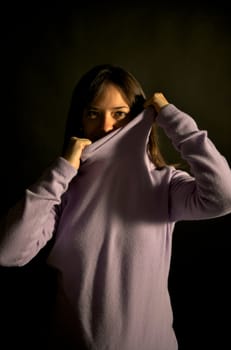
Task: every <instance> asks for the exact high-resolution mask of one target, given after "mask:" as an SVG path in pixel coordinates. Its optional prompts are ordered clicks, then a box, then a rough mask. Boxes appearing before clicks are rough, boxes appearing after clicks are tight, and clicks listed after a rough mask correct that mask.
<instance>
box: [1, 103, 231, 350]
mask: <svg viewBox="0 0 231 350" xmlns="http://www.w3.org/2000/svg"><path fill="white" fill-rule="evenodd" d="M153 119H154V112H153V109H152V108H148V109H147V110H145V111H144V112H142V113H141V114H140V115H138V116H137V117H136V118H135V119H133V120H132V121H131V122H130V123H129V124H127V125H126V126H125V127H123V128H120V129H117V130H115V131H113V132H112V133H110V134H109V135H107V136H105V137H104V138H102V139H100V140H98V141H96V142H94V143H93V144H91V145H90V146H88V147H87V148H86V149H85V150H84V152H83V154H82V165H81V167H80V169H79V171H78V173H77V172H76V170H75V169H74V168H73V167H72V166H71V165H70V164H69V163H68V162H67V161H66V160H65V159H63V158H62V157H60V158H58V159H57V160H56V161H55V162H54V163H53V164H52V165H51V167H50V168H49V169H47V170H46V172H45V173H44V174H43V176H42V177H41V178H40V179H39V181H37V183H35V184H34V185H33V186H31V187H30V188H29V189H27V190H26V193H25V197H24V198H23V199H22V201H21V202H19V203H18V204H17V206H15V207H14V208H12V209H11V210H10V211H9V213H8V216H7V218H6V222H5V233H4V239H3V240H2V242H1V246H0V263H1V264H2V265H4V266H21V265H24V264H26V263H27V262H29V261H30V260H31V259H32V258H33V257H34V256H35V255H36V254H37V253H38V252H39V250H40V249H41V248H42V247H43V246H44V245H45V244H46V243H47V242H48V241H49V240H50V239H51V238H52V237H53V235H55V241H54V245H53V247H52V249H51V251H50V254H49V256H48V261H47V262H48V264H50V265H51V266H53V267H55V268H56V269H57V270H58V271H59V281H58V282H59V286H58V288H59V290H58V296H57V310H56V314H55V317H54V319H55V320H54V330H53V337H54V338H53V339H52V340H51V342H55V338H56V342H57V343H59V344H61V342H63V344H65V347H64V348H65V349H81V350H82V349H85V348H86V349H94V350H141V349H142V350H176V349H177V341H176V337H175V335H174V331H173V328H172V322H173V317H172V309H171V305H170V298H169V293H168V274H169V267H170V258H171V245H172V233H173V229H174V224H175V223H176V222H177V221H180V220H200V219H208V218H213V217H218V216H222V215H226V214H228V213H230V212H231V171H230V168H229V165H228V163H227V161H226V160H225V158H224V157H223V156H222V155H221V154H220V153H219V152H218V150H217V149H216V148H215V146H214V145H213V143H212V142H211V140H209V139H208V137H207V132H206V131H203V130H198V127H197V125H196V123H195V121H194V120H193V119H192V118H191V117H190V116H189V115H187V114H186V113H183V112H182V111H180V110H179V109H177V108H176V107H175V106H174V105H172V104H170V105H168V106H166V107H164V108H163V109H162V110H161V112H160V113H159V114H158V115H157V123H158V124H159V125H160V126H161V127H162V128H163V129H164V130H165V132H166V134H167V135H168V137H169V138H170V139H171V140H172V143H173V145H174V146H175V148H176V149H177V150H178V151H179V152H180V153H181V156H182V158H184V159H185V160H186V161H187V162H188V163H189V165H190V168H191V172H190V173H191V174H193V175H189V174H188V173H186V172H184V171H181V170H176V169H175V168H174V167H172V166H168V167H166V168H164V169H163V170H157V169H156V168H155V166H154V165H153V163H152V162H151V161H150V159H149V157H148V154H147V142H148V136H149V133H150V130H151V125H152V123H153ZM51 348H52V345H51Z"/></svg>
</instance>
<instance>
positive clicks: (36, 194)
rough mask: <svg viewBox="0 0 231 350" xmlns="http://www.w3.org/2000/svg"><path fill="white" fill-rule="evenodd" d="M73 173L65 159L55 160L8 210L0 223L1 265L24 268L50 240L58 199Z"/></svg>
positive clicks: (56, 215)
mask: <svg viewBox="0 0 231 350" xmlns="http://www.w3.org/2000/svg"><path fill="white" fill-rule="evenodd" d="M76 173H77V171H76V170H75V169H74V168H73V167H72V166H71V165H70V164H69V163H68V162H67V161H66V160H65V159H64V158H62V157H59V158H57V159H56V160H55V161H54V162H53V163H52V164H51V166H50V167H49V168H48V169H46V171H45V172H44V173H43V175H42V176H41V178H40V179H39V180H38V181H37V182H36V183H35V184H33V185H32V186H30V187H29V188H28V189H26V190H25V194H24V196H23V198H22V199H21V200H20V201H19V202H18V203H16V205H15V206H13V207H12V208H10V209H9V211H8V212H7V214H6V215H5V217H4V218H3V220H2V222H1V240H0V265H2V266H22V265H25V264H26V263H28V262H29V261H30V260H32V258H33V257H35V255H36V254H37V253H38V252H39V251H40V250H41V248H43V247H44V246H45V245H46V243H47V242H48V241H49V240H50V239H51V238H52V236H53V233H54V231H55V228H56V225H57V222H58V216H59V215H58V207H59V204H60V203H61V197H62V195H63V194H64V193H65V192H66V190H67V188H68V185H69V183H70V181H71V180H72V178H73V177H74V176H75V175H76Z"/></svg>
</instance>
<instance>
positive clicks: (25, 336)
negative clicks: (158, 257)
mask: <svg viewBox="0 0 231 350" xmlns="http://www.w3.org/2000/svg"><path fill="white" fill-rule="evenodd" d="M230 15H231V11H230V6H229V5H225V4H223V2H222V1H220V2H217V3H216V2H215V3H213V4H209V3H207V2H202V3H199V2H198V3H197V2H193V3H186V4H184V3H178V2H170V1H168V2H166V1H165V2H164V3H159V2H155V1H152V2H151V4H149V3H148V2H146V1H143V2H142V1H140V2H138V1H137V2H134V1H133V2H123V1H117V2H116V3H113V2H109V1H108V2H106V1H105V2H103V1H97V2H90V1H88V2H85V3H83V4H78V5H76V6H74V5H69V6H68V3H67V2H65V5H64V2H60V4H54V5H53V6H51V5H44V6H42V5H41V2H40V5H37V4H36V2H32V3H31V5H27V6H23V5H22V3H20V5H19V4H18V5H17V4H9V5H4V7H2V8H1V11H0V16H1V87H2V92H1V126H0V140H1V172H0V173H1V212H2V214H4V212H5V211H6V210H7V208H8V207H9V206H10V205H11V204H13V203H14V202H15V201H16V200H17V199H18V198H19V197H20V195H21V194H22V192H23V190H24V188H25V187H27V186H28V185H29V184H31V183H32V182H33V181H35V180H36V179H37V177H38V176H39V175H40V173H41V172H42V171H43V169H44V168H45V167H46V166H47V165H48V164H49V163H50V162H51V161H52V160H53V159H54V158H55V157H56V156H58V155H59V154H60V151H61V146H62V140H63V131H64V125H65V120H66V114H67V111H68V107H69V101H70V97H71V93H72V89H73V87H74V85H75V83H76V81H77V80H78V79H79V78H80V77H81V75H82V74H83V73H84V72H85V71H86V70H88V69H89V68H91V67H92V66H93V65H95V64H98V63H106V62H110V63H115V64H119V65H122V66H123V67H124V68H126V69H128V70H130V71H131V72H132V73H133V74H134V75H135V76H136V77H137V78H138V80H139V81H140V82H141V84H142V85H143V87H144V90H145V92H146V94H147V95H149V94H151V93H153V92H154V91H163V92H164V93H165V95H166V97H167V98H168V99H169V101H170V102H172V103H174V104H175V105H176V106H178V107H179V108H181V109H182V110H184V111H185V112H188V113H189V114H190V115H192V116H193V117H194V118H195V119H196V121H197V123H198V125H199V127H200V128H201V129H207V130H208V135H209V137H210V138H211V139H212V141H214V143H215V144H216V146H217V148H218V149H219V150H220V152H221V153H223V154H224V156H225V157H226V158H227V160H228V162H229V164H231V137H230V131H231V113H230V101H231V89H230V85H231V64H230V62H231V22H230V19H231V16H230ZM161 143H162V150H163V152H164V154H165V157H166V158H167V160H168V161H173V162H175V161H176V160H177V161H178V160H179V156H178V154H177V153H176V152H175V151H174V150H173V149H172V146H171V144H170V143H169V141H168V140H167V139H165V136H164V135H161ZM230 223H231V217H230V215H227V216H225V217H222V218H217V219H213V220H209V221H206V220H205V221H203V222H202V221H201V222H182V223H178V224H177V225H176V229H175V233H174V240H173V256H172V265H171V271H170V279H169V288H170V293H171V298H172V305H173V310H174V320H175V321H174V327H175V330H176V335H177V338H178V342H179V350H189V349H190V350H191V349H195V350H199V349H203V350H205V349H210V348H211V347H214V348H216V349H219V350H220V349H223V348H225V347H227V346H225V344H229V343H230V335H229V333H230V331H229V327H228V326H229V321H227V319H229V315H230V287H229V283H230V281H229V280H230V268H229V266H230V248H229V234H230ZM42 257H43V253H42V254H41V255H39V256H38V257H36V258H35V259H34V260H33V261H32V262H31V263H29V264H28V265H27V266H25V267H22V268H3V267H2V268H1V269H0V286H1V287H0V298H1V299H0V321H1V328H0V331H1V339H5V340H6V342H7V344H8V347H6V346H5V348H10V346H11V345H12V344H13V343H14V342H15V341H16V343H17V344H18V346H20V345H21V346H23V347H24V348H25V347H28V348H31V349H35V348H40V347H41V346H42V344H43V341H45V336H46V329H47V323H48V320H49V310H50V308H51V305H52V300H53V293H54V283H53V278H54V276H53V274H52V272H51V271H49V270H48V269H47V268H46V266H45V265H44V264H43V263H42V260H43V259H42ZM29 338H32V339H33V345H32V343H31V341H30V340H29ZM2 341H3V340H2ZM0 346H1V348H2V349H3V348H4V347H3V346H2V345H1V344H0ZM141 350H146V349H141ZM154 350H158V349H154ZM166 350H168V349H166Z"/></svg>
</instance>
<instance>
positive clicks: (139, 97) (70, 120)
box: [63, 64, 166, 169]
mask: <svg viewBox="0 0 231 350" xmlns="http://www.w3.org/2000/svg"><path fill="white" fill-rule="evenodd" d="M108 83H111V84H113V85H115V86H117V87H118V88H119V89H120V91H121V94H122V95H123V97H124V99H125V100H126V101H127V103H128V105H129V106H130V117H131V118H134V117H135V116H137V115H138V114H139V113H141V112H142V110H143V109H144V107H143V105H144V101H145V100H146V97H145V93H144V91H143V89H142V87H141V85H140V84H139V82H138V81H137V80H136V78H135V77H134V76H133V75H132V74H131V73H130V72H128V71H126V70H125V69H123V68H121V67H118V66H115V65H112V64H102V65H97V66H95V67H93V68H92V69H91V70H89V71H88V72H87V73H85V74H84V75H83V76H82V78H81V79H80V80H79V82H78V83H77V85H76V86H75V88H74V91H73V94H72V98H71V103H70V108H69V112H68V116H67V121H66V129H65V134H64V144H63V151H64V150H65V149H66V147H67V145H68V142H69V139H70V137H71V136H77V137H84V135H83V128H82V116H83V112H84V110H85V108H86V107H87V106H89V105H90V104H91V102H92V101H93V100H94V99H95V98H96V97H97V96H98V95H99V94H100V93H101V91H102V89H103V88H104V86H105V84H108ZM148 148H149V155H150V158H151V160H152V161H153V163H154V164H155V165H156V167H157V168H159V169H161V168H163V167H164V166H166V162H165V161H164V158H163V156H162V155H161V152H160V150H159V145H158V134H157V125H156V123H155V122H154V123H153V125H152V129H151V133H150V137H149V142H148Z"/></svg>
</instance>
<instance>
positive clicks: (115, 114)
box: [113, 111, 128, 120]
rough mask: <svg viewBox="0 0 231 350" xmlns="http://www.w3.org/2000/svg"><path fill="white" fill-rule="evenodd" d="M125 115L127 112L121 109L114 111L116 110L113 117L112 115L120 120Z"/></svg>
mask: <svg viewBox="0 0 231 350" xmlns="http://www.w3.org/2000/svg"><path fill="white" fill-rule="evenodd" d="M127 115H128V113H126V112H123V111H116V112H114V115H113V117H114V118H115V119H116V120H121V119H124V118H126V117H127Z"/></svg>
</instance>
